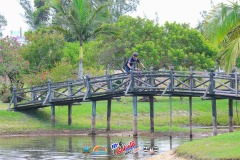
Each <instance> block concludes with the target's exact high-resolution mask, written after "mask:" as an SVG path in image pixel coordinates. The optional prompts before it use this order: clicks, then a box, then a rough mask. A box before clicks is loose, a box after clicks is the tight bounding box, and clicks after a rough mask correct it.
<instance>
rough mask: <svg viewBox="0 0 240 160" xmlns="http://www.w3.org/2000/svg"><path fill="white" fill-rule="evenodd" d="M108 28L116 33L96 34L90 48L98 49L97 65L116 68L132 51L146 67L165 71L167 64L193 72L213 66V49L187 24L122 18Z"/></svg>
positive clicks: (214, 50) (214, 52) (92, 49)
mask: <svg viewBox="0 0 240 160" xmlns="http://www.w3.org/2000/svg"><path fill="white" fill-rule="evenodd" d="M109 26H112V27H113V28H119V30H120V32H119V34H118V35H99V36H97V38H96V40H95V41H94V42H93V43H95V44H94V45H92V46H91V47H92V48H91V51H94V50H97V49H98V52H97V57H98V58H99V59H100V60H99V61H100V62H101V64H110V65H111V66H114V68H118V67H119V66H122V64H123V63H124V62H125V61H126V59H128V58H129V57H130V56H131V55H132V53H133V52H135V51H136V52H139V59H140V61H142V62H143V63H144V65H145V66H146V67H147V68H149V67H150V66H153V67H154V68H155V69H160V68H163V67H164V68H168V66H169V65H174V66H175V69H178V70H179V69H182V70H185V69H188V68H189V67H190V66H194V67H195V69H209V68H212V67H214V60H215V59H214V58H215V56H216V54H217V50H216V49H215V48H214V47H213V46H211V45H210V44H209V43H208V42H207V41H206V40H204V38H203V36H202V35H201V34H200V32H198V31H197V30H195V29H191V28H190V27H189V25H186V24H176V23H166V24H165V25H164V26H159V25H157V24H154V21H151V20H147V19H142V18H139V17H138V18H132V17H130V16H122V17H120V18H119V20H118V21H117V22H116V23H114V24H112V25H109ZM93 47H94V48H96V49H94V48H93ZM89 53H90V52H88V53H87V54H89Z"/></svg>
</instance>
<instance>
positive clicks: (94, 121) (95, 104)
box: [91, 100, 97, 135]
mask: <svg viewBox="0 0 240 160" xmlns="http://www.w3.org/2000/svg"><path fill="white" fill-rule="evenodd" d="M96 106H97V101H95V100H93V101H92V128H91V134H92V135H95V134H96V132H95V129H96Z"/></svg>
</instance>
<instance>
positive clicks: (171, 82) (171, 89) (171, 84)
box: [169, 66, 174, 92]
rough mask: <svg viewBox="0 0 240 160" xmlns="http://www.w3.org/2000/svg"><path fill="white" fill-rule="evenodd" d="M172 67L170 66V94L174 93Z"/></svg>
mask: <svg viewBox="0 0 240 160" xmlns="http://www.w3.org/2000/svg"><path fill="white" fill-rule="evenodd" d="M173 74H174V66H170V88H169V90H170V92H173V91H174V75H173Z"/></svg>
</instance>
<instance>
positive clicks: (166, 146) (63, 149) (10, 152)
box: [0, 136, 189, 160]
mask: <svg viewBox="0 0 240 160" xmlns="http://www.w3.org/2000/svg"><path fill="white" fill-rule="evenodd" d="M186 141H189V138H173V139H172V140H170V139H169V138H168V137H158V138H149V137H138V138H133V137H107V136H106V137H105V136H93V137H92V136H34V137H3V138H0V159H3V160H26V159H27V160H39V159H43V160H67V159H68V160H76V159H84V160H85V159H86V160H95V159H96V160H97V159H100V160H115V159H118V160H135V159H136V160H137V159H138V160H139V159H140V160H141V159H146V158H148V157H151V156H152V155H151V154H150V152H147V151H146V150H145V151H144V150H143V149H144V147H145V149H146V147H151V146H152V147H153V146H155V152H152V153H154V154H155V155H156V154H159V153H161V152H165V151H168V150H170V149H172V148H175V147H177V146H179V145H180V144H182V143H184V142H186ZM119 142H122V143H123V144H124V145H126V146H128V145H129V144H130V142H133V143H131V144H134V147H133V148H132V150H131V149H130V148H129V147H130V146H131V145H130V146H129V147H128V148H129V149H130V150H129V151H132V152H130V153H127V154H126V150H125V151H123V153H122V154H120V155H119V154H116V153H115V154H114V151H113V150H112V148H111V146H112V144H114V143H115V144H117V145H118V144H119ZM84 146H85V150H83V147H84ZM96 146H99V147H96ZM132 146H133V145H132ZM86 147H87V148H86ZM94 147H95V148H94ZM101 148H102V149H101ZM156 148H158V149H159V150H156ZM93 149H94V152H93ZM103 149H106V150H103ZM87 151H90V153H86V152H87ZM102 151H103V152H102ZM134 151H135V152H136V153H133V152H134ZM83 152H85V153H83ZM95 154H98V155H95ZM99 154H101V155H99Z"/></svg>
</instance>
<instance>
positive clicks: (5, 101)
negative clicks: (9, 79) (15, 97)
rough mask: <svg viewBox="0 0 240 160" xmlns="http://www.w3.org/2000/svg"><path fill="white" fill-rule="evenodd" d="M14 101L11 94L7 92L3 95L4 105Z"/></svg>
mask: <svg viewBox="0 0 240 160" xmlns="http://www.w3.org/2000/svg"><path fill="white" fill-rule="evenodd" d="M11 99H12V94H11V93H10V92H5V93H3V94H2V95H1V98H0V100H1V101H2V102H3V103H9V102H10V101H11Z"/></svg>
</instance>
